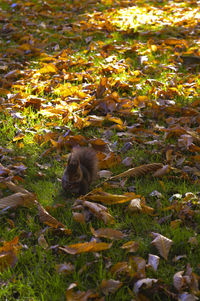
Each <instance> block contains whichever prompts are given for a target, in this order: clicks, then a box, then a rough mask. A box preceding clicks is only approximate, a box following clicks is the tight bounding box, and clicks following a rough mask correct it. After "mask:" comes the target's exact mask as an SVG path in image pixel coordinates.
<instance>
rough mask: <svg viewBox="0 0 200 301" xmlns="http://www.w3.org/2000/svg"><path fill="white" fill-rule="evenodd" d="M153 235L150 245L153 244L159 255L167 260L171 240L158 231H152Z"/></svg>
mask: <svg viewBox="0 0 200 301" xmlns="http://www.w3.org/2000/svg"><path fill="white" fill-rule="evenodd" d="M153 235H154V236H155V237H156V238H155V239H154V240H153V241H152V242H151V243H152V245H154V246H155V247H156V248H157V249H158V251H159V253H160V255H161V256H162V257H163V258H164V259H166V260H167V257H168V254H169V251H170V249H171V246H172V244H173V241H172V240H171V239H169V238H167V237H165V236H163V235H161V234H159V233H153Z"/></svg>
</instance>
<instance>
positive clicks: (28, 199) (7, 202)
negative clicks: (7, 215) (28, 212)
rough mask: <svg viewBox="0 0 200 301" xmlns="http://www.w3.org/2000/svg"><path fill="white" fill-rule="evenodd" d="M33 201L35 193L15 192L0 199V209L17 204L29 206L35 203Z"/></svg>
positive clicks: (16, 205)
mask: <svg viewBox="0 0 200 301" xmlns="http://www.w3.org/2000/svg"><path fill="white" fill-rule="evenodd" d="M34 201H35V195H34V194H33V193H30V192H27V193H22V192H17V193H14V194H12V195H10V196H7V197H5V198H2V199H0V209H3V208H6V207H9V208H13V207H18V206H24V207H28V208H29V207H31V206H33V205H35V202H34Z"/></svg>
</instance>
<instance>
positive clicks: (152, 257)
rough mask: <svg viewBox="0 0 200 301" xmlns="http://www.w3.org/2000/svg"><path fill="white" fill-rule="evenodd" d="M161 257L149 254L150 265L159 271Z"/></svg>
mask: <svg viewBox="0 0 200 301" xmlns="http://www.w3.org/2000/svg"><path fill="white" fill-rule="evenodd" d="M159 261H160V257H159V256H157V255H152V254H149V257H148V265H150V266H151V267H152V268H153V270H154V271H157V269H158V265H159Z"/></svg>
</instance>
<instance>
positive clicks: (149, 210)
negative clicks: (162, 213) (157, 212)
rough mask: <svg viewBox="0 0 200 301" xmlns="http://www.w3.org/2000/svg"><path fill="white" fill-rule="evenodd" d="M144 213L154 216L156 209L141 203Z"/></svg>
mask: <svg viewBox="0 0 200 301" xmlns="http://www.w3.org/2000/svg"><path fill="white" fill-rule="evenodd" d="M141 207H142V212H143V213H145V214H149V215H153V214H154V208H152V207H149V206H146V205H145V204H143V203H141Z"/></svg>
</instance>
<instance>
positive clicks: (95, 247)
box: [59, 241, 112, 255]
mask: <svg viewBox="0 0 200 301" xmlns="http://www.w3.org/2000/svg"><path fill="white" fill-rule="evenodd" d="M111 246H112V244H108V243H105V242H96V241H91V242H84V243H78V244H74V245H68V246H64V247H59V249H60V250H62V251H64V252H66V253H68V254H72V255H75V254H80V253H87V252H99V251H103V250H107V249H110V248H111Z"/></svg>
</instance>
